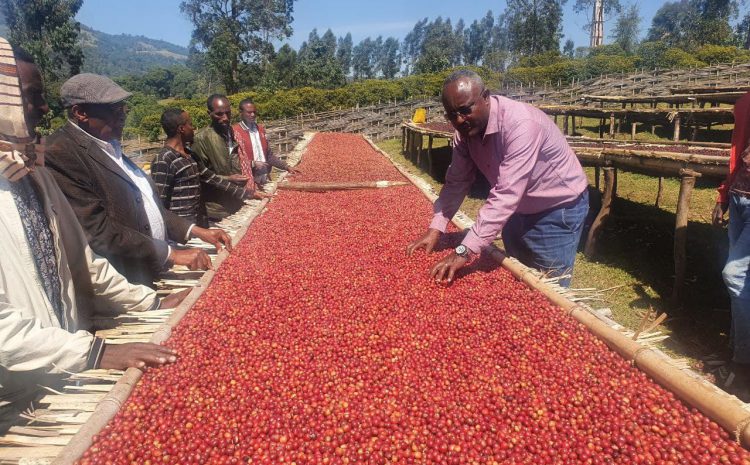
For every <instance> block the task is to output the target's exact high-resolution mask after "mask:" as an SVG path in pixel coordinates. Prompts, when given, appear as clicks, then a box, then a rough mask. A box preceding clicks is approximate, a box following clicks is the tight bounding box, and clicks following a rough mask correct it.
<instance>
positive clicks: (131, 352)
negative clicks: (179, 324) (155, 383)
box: [99, 342, 177, 370]
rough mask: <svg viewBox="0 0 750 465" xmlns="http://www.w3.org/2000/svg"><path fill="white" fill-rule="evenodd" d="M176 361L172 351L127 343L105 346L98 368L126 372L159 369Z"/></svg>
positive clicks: (146, 343) (154, 345)
mask: <svg viewBox="0 0 750 465" xmlns="http://www.w3.org/2000/svg"><path fill="white" fill-rule="evenodd" d="M176 361H177V352H175V351H174V350H172V349H170V348H168V347H164V346H160V345H157V344H151V343H149V342H128V343H125V344H105V345H104V353H103V354H102V360H101V362H99V368H104V369H106V370H126V369H128V368H138V369H139V370H146V369H147V368H149V367H160V366H162V365H166V364H167V363H174V362H176Z"/></svg>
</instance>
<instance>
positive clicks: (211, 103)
mask: <svg viewBox="0 0 750 465" xmlns="http://www.w3.org/2000/svg"><path fill="white" fill-rule="evenodd" d="M217 98H223V99H226V100H227V101H229V99H228V98H227V96H226V95H224V94H211V95H209V96H208V98H207V99H206V107H207V108H208V111H214V100H216V99H217Z"/></svg>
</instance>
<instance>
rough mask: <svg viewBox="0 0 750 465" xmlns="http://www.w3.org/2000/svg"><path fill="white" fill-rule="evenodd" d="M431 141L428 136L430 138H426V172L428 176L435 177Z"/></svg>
mask: <svg viewBox="0 0 750 465" xmlns="http://www.w3.org/2000/svg"><path fill="white" fill-rule="evenodd" d="M432 140H433V136H432V134H430V136H429V137H428V138H427V172H428V173H429V174H430V176H432V177H434V176H435V163H434V162H433V161H432Z"/></svg>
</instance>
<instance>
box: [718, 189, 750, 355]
mask: <svg viewBox="0 0 750 465" xmlns="http://www.w3.org/2000/svg"><path fill="white" fill-rule="evenodd" d="M728 235H729V256H728V257H727V264H726V265H724V270H723V271H722V272H721V275H722V277H723V278H724V283H725V284H726V285H727V290H728V291H729V297H730V298H731V300H732V329H731V331H730V338H729V339H730V341H729V343H730V345H731V346H732V351H733V352H734V355H733V360H734V361H735V362H737V363H750V282H748V279H749V278H748V274H750V273H748V268H750V199H748V198H746V197H744V196H742V195H739V194H735V193H730V194H729V233H728Z"/></svg>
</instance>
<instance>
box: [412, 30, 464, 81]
mask: <svg viewBox="0 0 750 465" xmlns="http://www.w3.org/2000/svg"><path fill="white" fill-rule="evenodd" d="M461 48H462V47H461V43H460V42H459V41H457V40H456V37H455V34H454V31H453V26H452V25H451V20H450V18H448V19H446V20H443V18H442V17H440V16H438V17H437V18H436V19H435V20H434V21H433V22H432V23H430V24H428V25H427V26H426V27H425V32H424V38H423V40H422V46H421V48H420V54H419V58H418V59H417V63H416V65H415V69H416V71H417V72H419V73H433V72H436V71H442V70H444V69H448V68H450V67H452V66H456V65H458V64H459V63H457V62H456V57H460V56H461ZM459 60H460V58H459Z"/></svg>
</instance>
